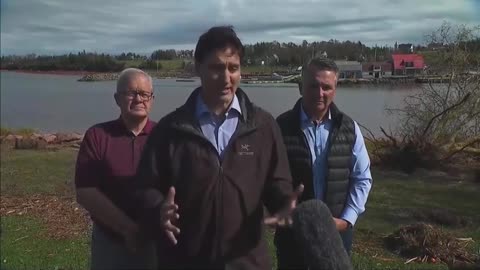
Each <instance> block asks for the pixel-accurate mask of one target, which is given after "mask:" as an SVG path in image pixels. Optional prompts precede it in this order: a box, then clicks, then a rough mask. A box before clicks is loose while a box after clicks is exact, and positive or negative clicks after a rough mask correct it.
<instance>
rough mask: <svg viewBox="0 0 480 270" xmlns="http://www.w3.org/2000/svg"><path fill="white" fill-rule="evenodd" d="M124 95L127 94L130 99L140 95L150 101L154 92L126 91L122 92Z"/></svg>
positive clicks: (144, 99) (142, 98)
mask: <svg viewBox="0 0 480 270" xmlns="http://www.w3.org/2000/svg"><path fill="white" fill-rule="evenodd" d="M122 95H124V96H126V97H127V98H128V99H135V98H136V97H137V95H138V96H140V99H141V100H143V101H148V100H150V99H152V97H153V93H150V92H143V91H126V92H122Z"/></svg>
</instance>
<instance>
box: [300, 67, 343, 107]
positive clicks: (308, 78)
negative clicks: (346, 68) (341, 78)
mask: <svg viewBox="0 0 480 270" xmlns="http://www.w3.org/2000/svg"><path fill="white" fill-rule="evenodd" d="M304 72H305V73H304V74H303V77H302V89H301V93H302V96H303V104H304V106H305V107H306V109H307V111H309V112H310V113H314V114H321V113H324V112H326V111H327V110H328V108H329V106H330V104H332V101H333V99H334V98H335V94H336V88H337V74H336V73H335V72H334V71H329V70H319V69H318V68H316V67H314V66H310V67H308V68H307V70H305V71H304Z"/></svg>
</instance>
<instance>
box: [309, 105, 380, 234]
mask: <svg viewBox="0 0 480 270" xmlns="http://www.w3.org/2000/svg"><path fill="white" fill-rule="evenodd" d="M300 120H301V128H302V131H303V133H304V134H305V137H306V139H307V142H308V146H309V148H310V155H311V157H312V169H313V189H314V193H315V198H317V199H319V200H323V199H324V198H323V195H324V191H325V185H326V182H325V178H326V173H327V151H326V149H327V147H328V145H327V139H328V135H329V134H330V130H331V129H332V123H333V122H332V115H331V114H330V111H329V112H328V118H327V119H325V120H323V121H322V122H320V123H318V124H315V123H314V122H313V121H312V120H310V118H309V117H308V116H307V114H306V113H305V111H304V110H303V106H302V107H301V110H300ZM354 124H355V144H354V146H353V150H352V165H351V174H350V179H351V181H352V182H353V185H352V186H351V187H350V193H349V195H348V198H347V204H346V206H345V209H344V210H343V213H342V215H341V216H340V218H342V219H344V220H346V221H348V222H349V223H350V224H352V225H355V222H356V221H357V219H358V216H360V214H362V213H363V212H364V211H365V204H366V202H367V198H368V193H369V192H370V189H371V187H372V175H371V173H370V158H369V156H368V152H367V148H366V147H365V141H364V139H363V136H362V132H361V131H360V127H359V126H358V124H357V122H355V121H354Z"/></svg>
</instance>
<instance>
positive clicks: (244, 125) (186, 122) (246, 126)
mask: <svg viewBox="0 0 480 270" xmlns="http://www.w3.org/2000/svg"><path fill="white" fill-rule="evenodd" d="M201 90H202V88H201V87H198V88H196V89H195V90H194V91H193V92H192V94H190V96H189V97H188V98H187V101H186V102H185V104H183V105H182V106H181V107H180V108H178V109H177V116H178V117H176V119H175V120H174V121H173V122H172V127H173V128H175V129H179V130H182V131H186V132H189V133H193V134H196V135H201V136H202V137H203V133H202V130H201V128H200V125H199V124H198V121H197V119H196V106H197V98H198V95H199V94H200V91H201ZM235 94H236V96H237V98H238V103H239V105H240V108H241V112H242V113H241V115H240V117H239V120H240V121H239V127H238V128H237V131H238V132H236V133H243V132H247V131H249V130H252V129H255V128H256V126H257V123H256V121H255V105H254V104H253V103H252V102H251V101H250V99H249V98H248V96H247V94H246V93H245V92H244V91H243V90H242V89H240V88H238V89H237V91H236V93H235Z"/></svg>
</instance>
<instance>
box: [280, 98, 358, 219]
mask: <svg viewBox="0 0 480 270" xmlns="http://www.w3.org/2000/svg"><path fill="white" fill-rule="evenodd" d="M300 109H301V99H299V100H298V101H297V103H296V104H295V107H294V108H293V109H292V110H290V111H287V112H285V113H283V114H282V115H280V116H279V117H278V118H277V122H278V124H279V126H280V129H281V131H282V135H283V139H284V142H285V145H286V148H287V152H288V159H289V163H290V169H291V172H292V177H293V184H294V186H295V187H296V186H298V185H299V184H301V183H302V184H303V185H304V187H305V189H304V192H303V194H302V197H301V198H300V201H304V200H309V199H313V198H314V197H315V196H314V191H313V173H312V157H311V154H310V149H309V147H308V143H307V140H306V138H305V135H304V133H303V131H302V129H301V123H300ZM330 113H331V116H332V120H333V126H332V130H331V131H330V134H329V136H328V139H327V151H328V153H327V170H328V171H327V172H326V182H327V183H326V189H325V194H324V197H323V198H324V202H325V204H326V205H327V206H328V207H329V209H330V211H331V212H332V215H333V216H334V217H339V216H340V215H341V214H342V212H343V209H344V207H345V204H346V202H347V195H348V193H349V188H350V173H351V167H352V164H351V163H352V149H353V146H354V144H355V125H354V122H353V120H352V119H351V118H350V117H348V116H347V115H346V114H344V113H343V112H341V111H340V110H339V109H338V108H337V107H336V106H335V104H333V103H332V104H331V106H330Z"/></svg>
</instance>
